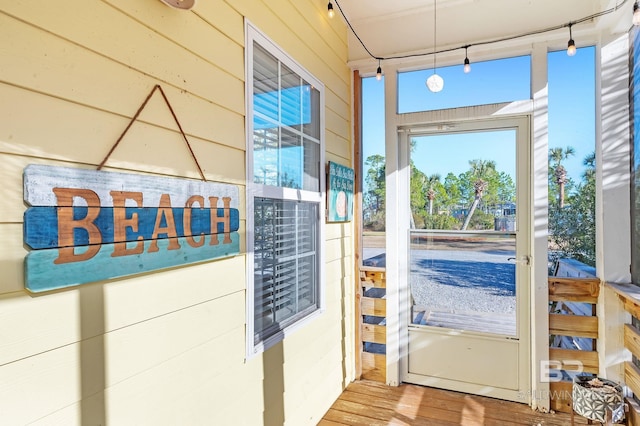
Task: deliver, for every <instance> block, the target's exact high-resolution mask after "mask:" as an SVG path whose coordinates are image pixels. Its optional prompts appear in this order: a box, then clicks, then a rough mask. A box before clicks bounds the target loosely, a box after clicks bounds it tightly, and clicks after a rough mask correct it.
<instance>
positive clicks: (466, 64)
mask: <svg viewBox="0 0 640 426" xmlns="http://www.w3.org/2000/svg"><path fill="white" fill-rule="evenodd" d="M468 49H469V46H465V47H464V73H465V74H469V73H470V72H471V63H470V62H469V55H468Z"/></svg>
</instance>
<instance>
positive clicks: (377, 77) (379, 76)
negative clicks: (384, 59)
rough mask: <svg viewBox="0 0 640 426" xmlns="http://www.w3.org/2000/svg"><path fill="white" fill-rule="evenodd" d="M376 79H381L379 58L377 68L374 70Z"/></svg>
mask: <svg viewBox="0 0 640 426" xmlns="http://www.w3.org/2000/svg"><path fill="white" fill-rule="evenodd" d="M376 80H378V81H380V80H382V67H380V59H378V69H377V70H376Z"/></svg>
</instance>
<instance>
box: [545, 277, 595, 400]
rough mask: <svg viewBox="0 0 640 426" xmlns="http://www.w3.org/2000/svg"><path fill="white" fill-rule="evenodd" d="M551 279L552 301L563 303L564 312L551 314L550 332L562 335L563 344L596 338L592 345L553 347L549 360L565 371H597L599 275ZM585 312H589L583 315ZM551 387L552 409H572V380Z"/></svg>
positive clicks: (554, 383) (560, 304)
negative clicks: (583, 305)
mask: <svg viewBox="0 0 640 426" xmlns="http://www.w3.org/2000/svg"><path fill="white" fill-rule="evenodd" d="M548 282H549V301H550V302H553V306H556V307H557V306H562V309H561V310H562V311H563V313H550V314H549V334H550V335H551V336H557V337H558V338H559V340H557V341H558V342H560V343H561V344H562V343H572V344H575V342H580V341H584V340H585V339H593V340H592V343H591V345H588V346H589V347H580V348H579V349H578V348H562V347H561V348H556V347H550V348H549V360H551V361H553V362H559V363H560V364H561V365H562V369H563V370H564V371H580V369H582V372H584V373H593V374H598V370H599V362H598V353H597V351H596V350H595V348H596V339H597V338H598V318H597V317H596V315H595V305H596V303H597V302H598V295H599V294H600V279H598V278H564V277H549V281H548ZM576 303H586V304H590V305H591V307H590V308H587V309H584V308H582V309H581V308H580V307H579V305H575V304H576ZM585 311H586V312H585ZM585 313H586V314H587V315H582V314H585ZM577 314H579V315H577ZM588 314H591V315H588ZM587 342H588V340H587ZM583 346H584V345H583ZM579 363H581V364H579ZM549 387H550V390H551V409H552V410H555V411H559V412H564V413H571V412H572V401H571V392H572V387H573V384H572V382H571V381H569V380H563V381H559V382H551V383H550V384H549Z"/></svg>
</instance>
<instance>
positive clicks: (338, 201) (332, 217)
mask: <svg viewBox="0 0 640 426" xmlns="http://www.w3.org/2000/svg"><path fill="white" fill-rule="evenodd" d="M328 175H329V176H328V179H327V182H328V186H329V190H328V197H329V200H328V210H329V211H328V215H327V222H345V221H349V220H351V219H352V218H353V187H354V176H355V174H354V171H353V169H350V168H349V167H345V166H342V165H340V164H337V163H334V162H332V161H329V173H328Z"/></svg>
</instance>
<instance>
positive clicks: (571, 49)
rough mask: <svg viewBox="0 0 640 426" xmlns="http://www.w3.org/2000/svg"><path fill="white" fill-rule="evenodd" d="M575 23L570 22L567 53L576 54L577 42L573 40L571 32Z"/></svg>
mask: <svg viewBox="0 0 640 426" xmlns="http://www.w3.org/2000/svg"><path fill="white" fill-rule="evenodd" d="M572 26H573V23H571V22H569V43H567V55H569V56H574V55H575V54H576V42H575V41H573V35H572V34H571V27H572Z"/></svg>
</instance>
